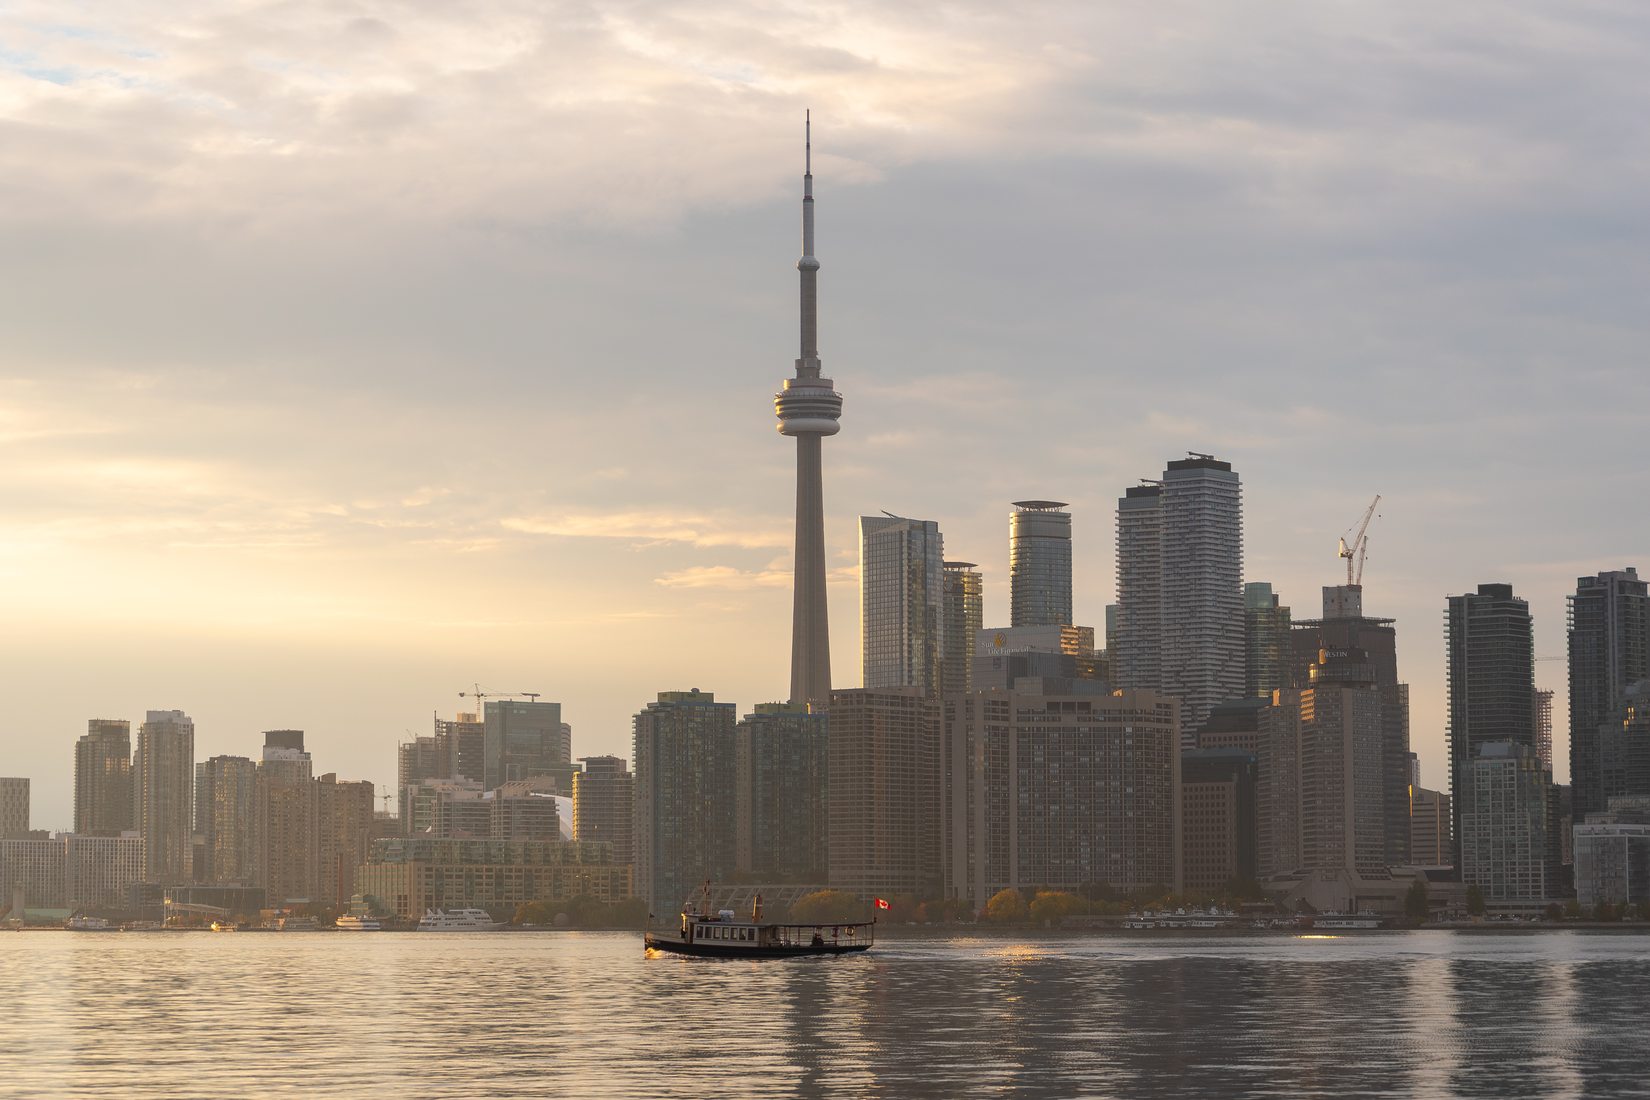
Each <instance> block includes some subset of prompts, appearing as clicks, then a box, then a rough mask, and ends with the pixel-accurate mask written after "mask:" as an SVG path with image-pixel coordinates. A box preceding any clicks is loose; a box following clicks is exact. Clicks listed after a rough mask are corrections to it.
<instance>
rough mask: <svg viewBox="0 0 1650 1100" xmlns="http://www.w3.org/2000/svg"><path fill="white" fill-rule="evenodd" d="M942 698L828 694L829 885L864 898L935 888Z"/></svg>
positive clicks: (907, 691) (893, 692)
mask: <svg viewBox="0 0 1650 1100" xmlns="http://www.w3.org/2000/svg"><path fill="white" fill-rule="evenodd" d="M939 718H940V715H939V703H938V701H937V700H935V699H934V698H932V697H930V696H925V695H924V694H923V693H922V692H921V691H918V690H917V689H916V688H886V689H869V688H866V689H859V690H849V691H838V692H834V693H833V694H832V695H831V708H830V712H829V734H828V767H827V781H826V792H827V806H828V816H827V822H828V825H827V828H828V841H827V845H828V857H827V864H828V869H829V872H830V884H831V885H832V886H833V887H835V888H836V889H839V890H845V891H847V892H849V893H852V894H855V895H857V896H859V897H861V898H871V897H878V896H881V897H890V896H893V895H897V894H911V895H914V896H916V897H934V896H936V895H937V894H938V892H939V850H938V845H939V836H938V832H937V821H938V791H937V788H936V781H937V779H938V755H937V754H938V750H939Z"/></svg>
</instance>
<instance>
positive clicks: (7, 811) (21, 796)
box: [0, 779, 29, 840]
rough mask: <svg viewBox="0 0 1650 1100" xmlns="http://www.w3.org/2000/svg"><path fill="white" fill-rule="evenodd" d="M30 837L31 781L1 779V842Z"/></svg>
mask: <svg viewBox="0 0 1650 1100" xmlns="http://www.w3.org/2000/svg"><path fill="white" fill-rule="evenodd" d="M28 835H29V781H28V780H27V779H0V840H6V839H13V838H22V837H27V836H28Z"/></svg>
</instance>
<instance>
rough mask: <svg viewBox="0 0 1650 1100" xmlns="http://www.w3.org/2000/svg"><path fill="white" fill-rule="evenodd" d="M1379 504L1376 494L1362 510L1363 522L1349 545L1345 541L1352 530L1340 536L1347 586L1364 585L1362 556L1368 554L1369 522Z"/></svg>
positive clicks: (1379, 499) (1347, 530) (1378, 495)
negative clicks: (1355, 565)
mask: <svg viewBox="0 0 1650 1100" xmlns="http://www.w3.org/2000/svg"><path fill="white" fill-rule="evenodd" d="M1379 503H1381V494H1380V493H1376V494H1375V499H1374V500H1372V501H1370V502H1369V507H1368V508H1365V509H1364V518H1363V521H1362V522H1361V523H1359V524H1358V533H1357V534H1356V535H1353V536H1352V541H1351V542H1350V543H1349V542H1347V541H1346V536H1347V534H1350V533H1351V530H1352V529H1351V528H1350V527H1348V528H1347V529H1346V531H1345V532H1343V533H1342V535H1341V551H1340V555H1341V557H1343V558H1345V559H1346V583H1347V584H1349V585H1361V584H1363V583H1364V555H1365V554H1367V553H1368V552H1369V521H1370V520H1372V519H1374V518H1375V506H1376V505H1377V504H1379ZM1354 562H1356V563H1357V568H1356V569H1354V568H1353V563H1354Z"/></svg>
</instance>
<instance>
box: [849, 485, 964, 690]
mask: <svg viewBox="0 0 1650 1100" xmlns="http://www.w3.org/2000/svg"><path fill="white" fill-rule="evenodd" d="M859 533H860V551H859V590H860V631H861V646H860V650H861V662H862V665H863V669H862V671H863V673H864V679H865V686H866V687H868V688H891V687H914V688H919V689H921V690H922V691H923V692H924V693H926V694H930V695H932V694H934V693H935V692H937V691H939V689H940V670H941V667H942V661H941V658H942V653H943V646H944V643H945V589H944V582H943V580H942V579H941V578H942V574H943V570H944V563H945V551H944V546H943V540H942V539H941V537H940V527H939V524H937V523H935V522H934V521H933V520H925V519H904V518H902V517H900V516H891V515H881V516H861V517H860V520H859Z"/></svg>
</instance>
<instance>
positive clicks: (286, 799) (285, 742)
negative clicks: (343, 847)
mask: <svg viewBox="0 0 1650 1100" xmlns="http://www.w3.org/2000/svg"><path fill="white" fill-rule="evenodd" d="M253 796H254V806H255V808H254V810H253V816H254V819H255V822H256V824H255V828H256V829H257V843H258V849H257V856H258V862H257V883H258V885H260V886H262V887H263V888H264V893H265V896H266V897H267V899H268V901H269V904H271V905H283V904H285V903H286V902H288V901H299V900H302V901H312V900H314V899H315V898H316V896H317V894H318V893H319V884H320V878H319V874H318V872H319V869H320V858H321V853H320V815H319V806H318V804H317V800H316V794H315V783H314V766H313V764H312V763H311V761H310V755H309V753H308V752H306V751H305V750H304V731H303V730H265V731H264V748H263V757H262V759H260V760H259V761H258V774H257V780H256V784H255V787H254V791H253Z"/></svg>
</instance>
